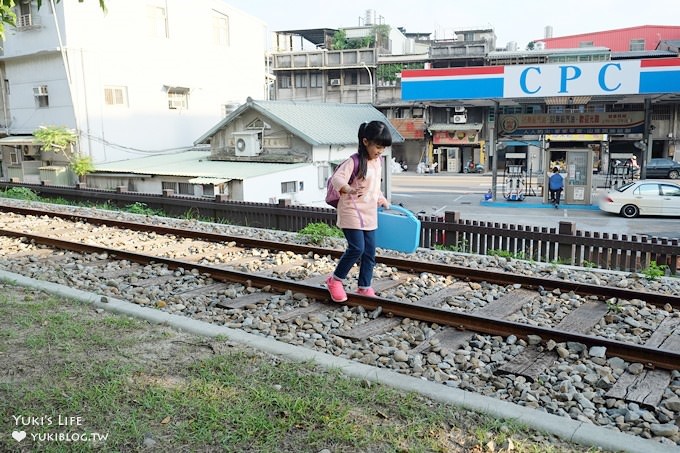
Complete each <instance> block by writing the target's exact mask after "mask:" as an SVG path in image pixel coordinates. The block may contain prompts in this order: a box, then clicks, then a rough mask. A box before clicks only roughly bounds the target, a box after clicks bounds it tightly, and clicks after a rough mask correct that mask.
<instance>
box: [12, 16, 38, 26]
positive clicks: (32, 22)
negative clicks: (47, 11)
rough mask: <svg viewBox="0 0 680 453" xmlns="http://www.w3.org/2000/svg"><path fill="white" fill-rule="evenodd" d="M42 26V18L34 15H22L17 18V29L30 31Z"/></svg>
mask: <svg viewBox="0 0 680 453" xmlns="http://www.w3.org/2000/svg"><path fill="white" fill-rule="evenodd" d="M39 26H40V17H39V16H34V15H33V14H22V15H20V16H17V29H18V30H29V29H31V28H36V27H39Z"/></svg>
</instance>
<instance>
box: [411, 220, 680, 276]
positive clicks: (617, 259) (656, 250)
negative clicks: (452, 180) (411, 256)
mask: <svg viewBox="0 0 680 453" xmlns="http://www.w3.org/2000/svg"><path fill="white" fill-rule="evenodd" d="M421 225H422V229H421V237H420V244H421V246H422V247H435V248H436V247H441V248H443V249H449V250H456V251H460V252H466V253H474V254H478V255H489V254H501V255H505V256H510V257H514V258H518V259H525V260H532V261H536V262H542V263H561V264H571V265H576V266H583V267H597V268H602V269H613V270H621V271H630V272H640V271H642V270H644V269H646V268H648V267H649V266H650V263H652V262H655V263H656V264H658V265H666V266H668V268H669V270H670V272H671V273H672V274H674V275H675V274H677V269H678V261H679V260H680V241H679V240H678V239H668V238H657V237H649V236H644V235H625V234H623V235H618V234H609V233H600V232H592V231H581V230H577V229H576V223H575V222H567V221H560V222H559V225H558V226H557V227H556V228H545V227H532V226H523V225H515V224H508V223H496V222H479V221H476V220H462V219H460V214H459V213H457V212H447V213H445V215H444V217H442V218H433V217H421Z"/></svg>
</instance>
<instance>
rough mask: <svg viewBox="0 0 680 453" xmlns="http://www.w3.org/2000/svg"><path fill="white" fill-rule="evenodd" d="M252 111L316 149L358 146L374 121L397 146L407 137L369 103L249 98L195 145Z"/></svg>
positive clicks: (205, 140) (207, 139)
mask: <svg viewBox="0 0 680 453" xmlns="http://www.w3.org/2000/svg"><path fill="white" fill-rule="evenodd" d="M251 108H252V109H254V110H256V111H258V112H260V113H261V114H262V115H263V116H265V117H270V118H271V119H273V120H275V121H277V122H278V123H280V124H282V125H283V126H284V127H286V128H287V129H288V130H289V131H290V132H291V133H293V134H294V135H296V136H298V137H300V138H301V139H303V140H305V141H306V142H308V143H310V144H312V145H315V146H318V145H346V144H353V143H356V142H357V131H358V130H359V125H360V124H361V123H363V122H365V121H374V120H378V121H382V122H384V123H386V124H387V125H388V127H389V128H390V132H391V133H392V141H393V142H394V143H401V142H403V141H404V137H402V136H401V134H399V132H398V131H397V130H396V129H395V128H394V127H393V126H392V124H390V122H389V120H388V119H387V118H386V117H385V115H383V114H382V113H381V112H380V111H379V110H377V109H376V108H375V107H373V106H372V105H370V104H337V103H330V102H300V101H255V100H253V99H250V98H249V99H248V102H246V103H245V104H243V105H241V106H240V107H239V108H237V109H236V110H234V111H233V112H232V113H230V114H229V115H228V116H227V117H226V118H224V119H223V120H222V121H220V122H219V123H217V124H216V125H215V126H214V127H213V128H212V129H210V130H209V131H208V132H207V133H205V134H204V135H203V136H202V137H200V138H199V139H198V140H196V141H195V142H194V144H196V145H198V144H203V143H209V141H210V138H211V137H212V136H213V135H215V133H217V132H218V131H219V130H221V129H222V128H223V127H224V126H225V125H227V124H229V123H230V122H231V121H233V120H234V118H237V117H238V116H239V115H241V114H242V113H243V112H244V111H246V110H247V109H251Z"/></svg>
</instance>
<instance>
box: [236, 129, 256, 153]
mask: <svg viewBox="0 0 680 453" xmlns="http://www.w3.org/2000/svg"><path fill="white" fill-rule="evenodd" d="M231 135H232V136H233V137H234V150H235V153H236V155H237V156H239V157H253V156H257V155H258V154H260V153H261V152H262V149H261V148H260V140H259V138H258V133H257V132H234V133H233V134H231Z"/></svg>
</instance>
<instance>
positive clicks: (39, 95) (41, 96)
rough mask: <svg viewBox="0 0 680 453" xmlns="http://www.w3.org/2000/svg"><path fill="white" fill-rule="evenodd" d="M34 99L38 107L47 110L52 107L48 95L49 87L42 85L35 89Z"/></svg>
mask: <svg viewBox="0 0 680 453" xmlns="http://www.w3.org/2000/svg"><path fill="white" fill-rule="evenodd" d="M33 97H34V98H35V105H36V107H38V108H47V107H49V106H50V98H49V96H48V93H47V85H40V86H37V87H34V88H33Z"/></svg>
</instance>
